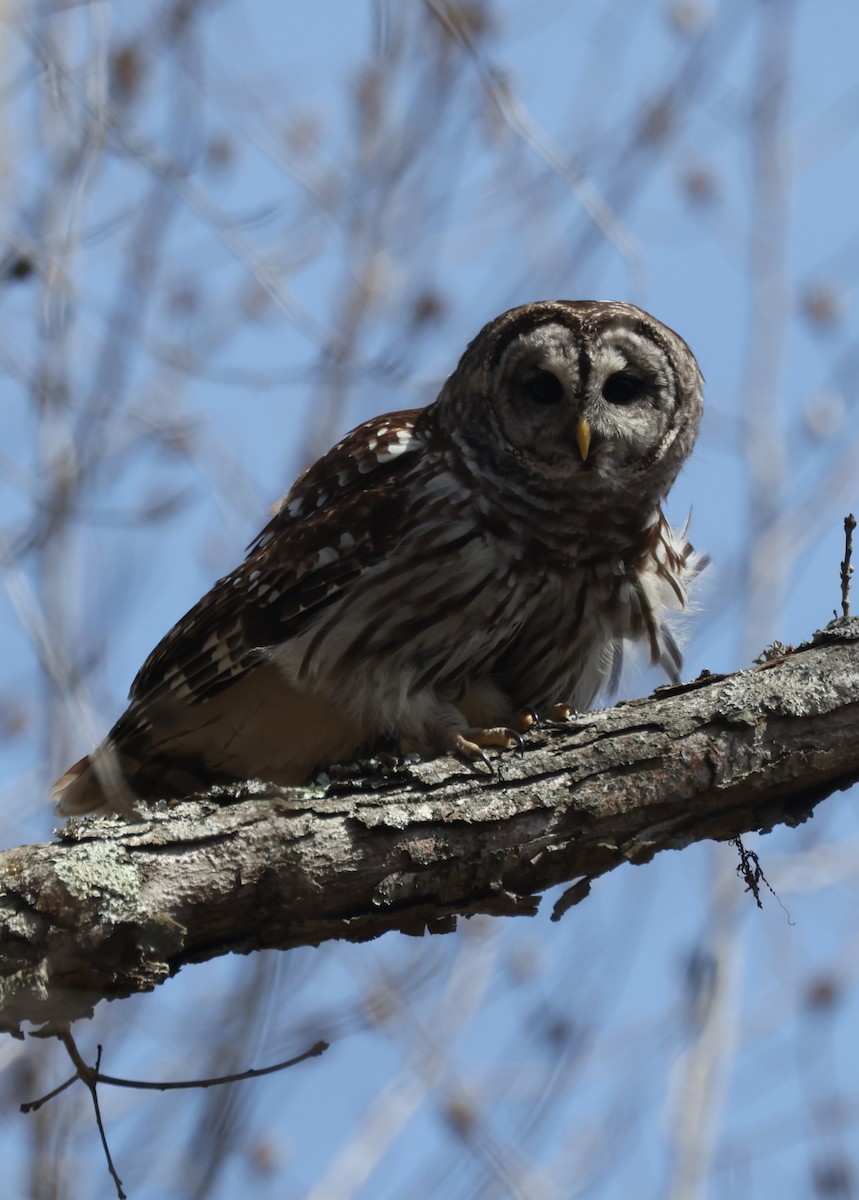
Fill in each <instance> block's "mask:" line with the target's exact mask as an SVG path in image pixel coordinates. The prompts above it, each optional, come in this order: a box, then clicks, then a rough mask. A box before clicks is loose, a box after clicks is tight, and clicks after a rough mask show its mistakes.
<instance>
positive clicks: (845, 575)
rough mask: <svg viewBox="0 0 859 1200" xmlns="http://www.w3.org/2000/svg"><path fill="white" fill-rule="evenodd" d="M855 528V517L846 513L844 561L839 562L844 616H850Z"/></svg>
mask: <svg viewBox="0 0 859 1200" xmlns="http://www.w3.org/2000/svg"><path fill="white" fill-rule="evenodd" d="M855 528H856V518H855V517H854V516H853V513H848V514H847V516H846V517H845V518H844V561H843V563H842V564H841V612H842V615H843V616H845V617H849V616H850V576H851V575H852V574H853V568H852V566H851V565H850V559H851V558H852V556H853V530H854V529H855Z"/></svg>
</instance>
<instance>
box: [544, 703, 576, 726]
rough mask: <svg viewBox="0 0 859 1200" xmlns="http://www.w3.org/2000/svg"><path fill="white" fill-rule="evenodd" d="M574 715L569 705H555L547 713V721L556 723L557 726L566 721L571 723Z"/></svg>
mask: <svg viewBox="0 0 859 1200" xmlns="http://www.w3.org/2000/svg"><path fill="white" fill-rule="evenodd" d="M573 715H574V714H573V710H572V709H571V708H570V706H569V704H554V705H553V706H552V707H551V708H550V709H549V711H548V713H546V720H547V721H554V722H555V723H557V724H563V723H564V722H565V721H569V719H570V717H572V716H573Z"/></svg>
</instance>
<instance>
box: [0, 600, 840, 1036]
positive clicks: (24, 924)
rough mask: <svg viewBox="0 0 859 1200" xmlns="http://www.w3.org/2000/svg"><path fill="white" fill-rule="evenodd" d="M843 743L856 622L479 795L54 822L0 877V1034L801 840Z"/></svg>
mask: <svg viewBox="0 0 859 1200" xmlns="http://www.w3.org/2000/svg"><path fill="white" fill-rule="evenodd" d="M857 732H859V620H856V619H847V620H845V619H842V620H839V621H835V622H833V623H832V624H831V625H830V626H829V627H828V628H827V629H826V630H824V631H822V632H820V633H818V634H816V635H815V637H814V639H813V640H812V641H811V642H809V643H807V644H805V645H803V646H802V647H800V648H799V649H797V650H792V651H788V652H785V653H779V654H777V655H772V656H770V657H769V658H768V659H767V661H764V662H761V663H760V664H758V665H757V666H755V667H753V668H751V669H749V670H746V671H741V672H738V673H737V674H734V675H728V676H713V675H707V674H704V675H703V676H701V677H700V678H699V679H697V680H696V681H695V682H694V683H691V684H686V685H682V686H679V687H668V688H660V689H658V690H657V691H656V693H654V695H653V696H652V697H649V698H648V699H644V700H635V701H631V702H626V703H622V704H619V705H617V706H615V707H614V708H610V709H604V710H600V711H595V712H589V713H585V714H583V715H582V716H581V717H578V718H576V719H575V720H574V721H572V722H571V723H570V724H568V725H566V726H556V727H555V726H552V727H545V728H544V727H541V728H539V729H538V730H536V731H535V732H533V733H532V734H531V735H529V739H528V747H527V749H526V751H525V754H524V755H523V756H522V757H517V756H514V755H511V754H506V755H505V756H504V757H503V759H502V760H500V762H499V767H498V771H497V773H496V775H495V776H489V775H486V774H483V775H478V774H475V773H474V772H473V771H472V770H471V769H469V768H466V767H464V766H463V765H462V764H459V763H456V762H454V761H452V760H451V759H438V760H436V761H433V762H428V763H421V764H418V765H416V766H403V767H401V768H398V769H397V770H396V771H394V772H393V773H391V774H390V775H387V776H377V777H371V778H369V779H366V780H363V781H361V780H354V779H353V780H350V781H348V782H341V783H336V784H333V785H332V786H330V787H328V788H323V787H315V788H299V789H296V788H292V789H280V788H273V787H271V786H270V785H266V784H259V783H250V784H247V785H243V786H242V787H241V788H235V789H219V790H218V791H216V792H213V793H211V794H210V795H207V796H205V797H203V798H199V799H196V800H193V801H186V802H183V803H181V804H178V805H174V806H169V807H168V806H167V805H159V806H156V807H152V808H149V809H147V810H146V813H145V819H144V820H143V821H141V822H140V823H139V824H129V823H128V822H126V821H124V820H121V819H119V818H111V819H103V820H75V821H71V822H69V824H68V825H67V826H66V828H65V829H64V830H62V831H61V832H60V834H59V838H58V841H57V842H55V843H51V844H49V845H39V846H23V847H19V848H17V849H14V850H9V851H7V852H5V853H4V854H2V855H0V880H2V887H3V893H2V897H0V946H2V952H0V1021H2V1027H3V1028H5V1029H7V1030H9V1031H12V1032H16V1031H18V1030H19V1028H20V1025H21V1023H22V1022H24V1021H29V1022H33V1023H43V1022H47V1021H68V1020H73V1019H76V1018H78V1017H81V1016H85V1015H89V1014H90V1013H91V1011H92V1008H93V1006H94V1005H95V1004H96V1003H97V1001H98V1000H99V999H103V998H117V997H122V996H128V995H131V994H133V993H135V992H145V991H150V990H152V989H153V988H154V987H155V986H156V985H157V984H158V983H160V982H161V981H162V980H164V979H167V978H169V977H170V976H171V975H174V974H175V973H176V972H177V971H179V970H180V969H181V968H182V967H183V966H185V965H186V964H187V963H193V962H202V961H205V960H206V959H210V958H214V957H217V956H218V955H221V954H226V953H230V952H232V953H242V954H245V953H249V952H251V951H253V950H256V949H259V948H262V947H276V948H279V949H286V948H288V947H291V946H303V945H316V944H318V943H319V942H322V941H325V940H327V939H330V938H346V939H349V940H351V941H362V940H365V939H368V938H373V937H376V936H378V935H379V934H380V933H383V932H385V931H387V930H391V929H397V930H401V931H403V932H406V933H414V934H418V933H422V932H423V931H424V930H426V929H429V930H430V931H432V932H445V931H447V930H450V929H452V928H454V925H455V918H456V916H457V915H458V914H471V913H493V914H516V913H526V914H529V913H533V912H534V911H536V907H537V904H538V896H537V893H539V892H541V891H543V890H545V889H546V888H548V887H550V886H552V885H553V884H557V883H560V882H565V881H570V880H578V883H577V884H576V885H575V887H574V888H573V889H572V890H571V891H570V893H569V894H568V897H567V898H566V903H564V902H562V906H563V907H566V906H568V904H569V903H573V902H577V901H578V900H580V899H582V898H583V897H584V896H585V895H586V894H587V891H588V885H589V881H590V880H592V879H593V878H595V877H596V876H598V875H602V874H604V873H605V872H606V871H610V870H611V869H612V868H614V867H616V866H618V865H619V864H620V863H623V862H633V863H641V862H647V861H648V860H649V859H651V858H652V857H653V856H654V854H656V853H657V852H658V851H660V850H667V849H673V850H679V849H682V848H683V847H684V846H686V845H688V844H689V843H691V842H695V841H700V840H702V839H704V838H716V839H727V838H733V837H736V836H737V835H739V834H742V833H746V832H749V831H752V830H760V831H764V832H765V831H768V830H770V829H772V827H773V826H774V825H777V824H782V823H783V824H788V825H796V824H799V823H800V822H802V821H805V820H806V819H807V818H808V817H809V816H810V815H811V813H812V810H813V809H814V806H815V805H816V804H817V803H818V802H819V801H820V800H822V799H823V798H824V797H825V796H827V795H829V794H830V793H831V792H833V791H835V790H836V789H838V788H843V787H847V786H848V785H849V784H851V783H853V782H854V781H855V780H856V779H857V778H859V736H857ZM738 886H739V885H738ZM560 907H561V906H559V909H560ZM556 915H557V914H556Z"/></svg>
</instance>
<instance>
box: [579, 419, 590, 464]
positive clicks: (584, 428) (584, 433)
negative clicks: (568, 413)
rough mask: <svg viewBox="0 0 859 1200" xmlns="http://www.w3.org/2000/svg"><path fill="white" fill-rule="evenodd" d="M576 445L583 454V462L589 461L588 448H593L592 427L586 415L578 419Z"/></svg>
mask: <svg viewBox="0 0 859 1200" xmlns="http://www.w3.org/2000/svg"><path fill="white" fill-rule="evenodd" d="M576 445H577V446H578V448H579V453H580V454H581V456H582V462H587V460H588V450H590V448H591V427H590V422H589V421H587V420H586V419H585V418H584V417H579V419H578V421H576Z"/></svg>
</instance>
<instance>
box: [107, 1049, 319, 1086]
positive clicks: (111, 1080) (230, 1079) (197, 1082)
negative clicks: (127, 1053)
mask: <svg viewBox="0 0 859 1200" xmlns="http://www.w3.org/2000/svg"><path fill="white" fill-rule="evenodd" d="M327 1049H328V1042H315V1043H314V1044H313V1045H312V1046H311V1047H310V1049H309V1050H305V1051H304V1052H303V1053H302V1054H297V1055H296V1056H295V1058H288V1059H287V1060H286V1061H285V1062H280V1063H275V1064H274V1065H273V1066H271V1067H251V1068H250V1069H249V1070H247V1071H239V1072H238V1073H237V1074H235V1075H216V1076H214V1077H213V1078H212V1079H179V1080H175V1081H170V1082H164V1081H161V1082H150V1081H148V1080H143V1079H119V1078H117V1077H116V1076H115V1075H101V1074H99V1076H98V1082H99V1083H106V1084H109V1085H110V1086H111V1087H124V1088H143V1089H148V1090H150V1091H157V1092H169V1091H176V1090H177V1089H179V1088H208V1087H214V1086H215V1085H216V1084H221V1083H241V1081H242V1080H243V1079H259V1078H260V1076H261V1075H273V1074H274V1073H275V1071H285V1070H286V1069H287V1067H294V1066H296V1064H297V1063H300V1062H304V1061H305V1059H308V1058H317V1057H318V1056H319V1055H320V1054H322V1053H324V1052H325V1051H326V1050H327Z"/></svg>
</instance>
